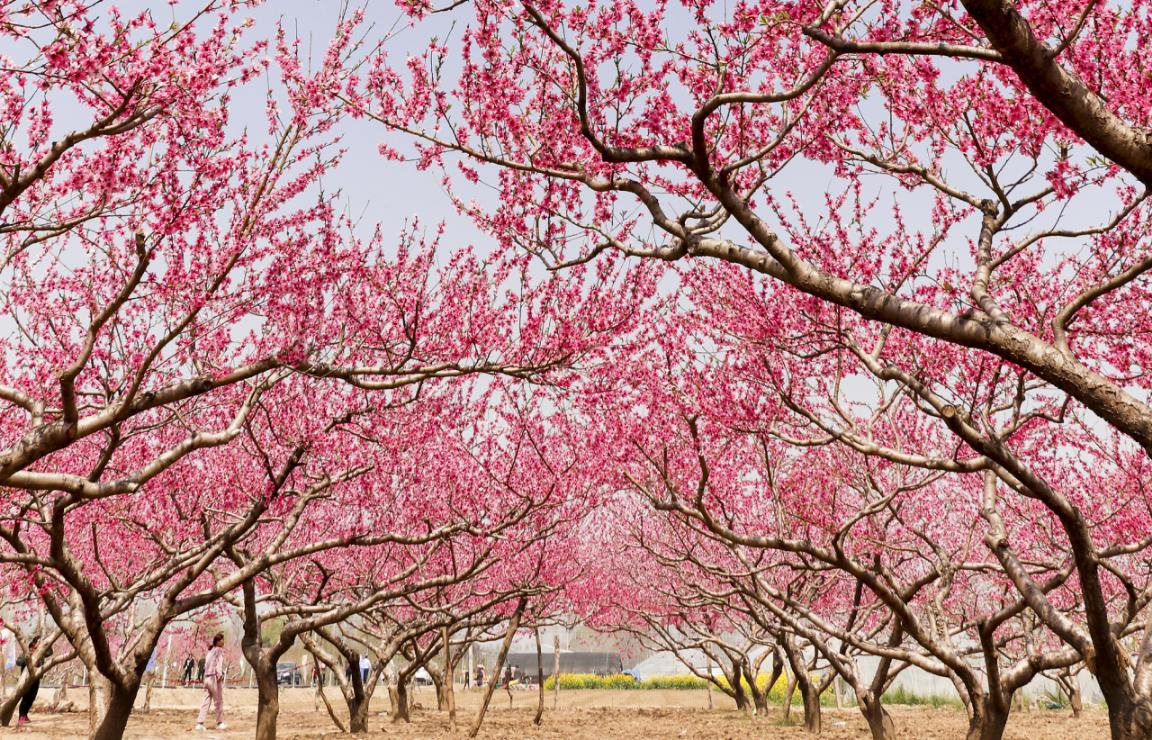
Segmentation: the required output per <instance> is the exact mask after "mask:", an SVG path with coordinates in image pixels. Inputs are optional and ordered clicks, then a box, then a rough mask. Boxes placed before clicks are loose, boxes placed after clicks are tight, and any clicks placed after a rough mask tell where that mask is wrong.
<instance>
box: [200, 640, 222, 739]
mask: <svg viewBox="0 0 1152 740" xmlns="http://www.w3.org/2000/svg"><path fill="white" fill-rule="evenodd" d="M213 703H215V704H216V729H217V730H226V729H228V725H226V724H224V634H223V633H221V632H217V633H216V636H215V637H213V638H212V647H211V648H209V649H208V654H207V655H205V656H204V701H203V702H202V703H201V704H200V715H199V716H198V717H197V718H196V731H197V732H203V731H204V720H205V719H206V718H207V717H208V706H209V705H211V704H213Z"/></svg>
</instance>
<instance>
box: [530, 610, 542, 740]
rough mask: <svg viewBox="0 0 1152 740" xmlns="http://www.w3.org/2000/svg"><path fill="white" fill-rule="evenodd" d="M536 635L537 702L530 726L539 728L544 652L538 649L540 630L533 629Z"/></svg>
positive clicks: (540, 721)
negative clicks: (534, 715)
mask: <svg viewBox="0 0 1152 740" xmlns="http://www.w3.org/2000/svg"><path fill="white" fill-rule="evenodd" d="M535 633H536V682H537V684H538V685H537V687H536V689H537V691H538V693H539V700H538V701H537V702H536V717H535V718H534V719H533V720H532V724H534V725H537V726H539V725H540V724H541V723H543V722H544V651H543V650H542V649H541V648H540V628H539V627H537V628H536V629H535Z"/></svg>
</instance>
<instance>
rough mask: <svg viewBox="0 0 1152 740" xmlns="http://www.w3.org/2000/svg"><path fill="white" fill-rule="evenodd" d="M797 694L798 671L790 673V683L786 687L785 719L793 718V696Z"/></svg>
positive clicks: (786, 720)
mask: <svg viewBox="0 0 1152 740" xmlns="http://www.w3.org/2000/svg"><path fill="white" fill-rule="evenodd" d="M795 694H796V672H795V671H792V672H791V673H789V674H788V683H787V685H785V687H784V721H785V723H787V722H788V721H789V720H791V719H792V697H793V696H795Z"/></svg>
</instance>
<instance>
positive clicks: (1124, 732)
mask: <svg viewBox="0 0 1152 740" xmlns="http://www.w3.org/2000/svg"><path fill="white" fill-rule="evenodd" d="M1117 703H1118V704H1120V706H1119V707H1113V705H1112V704H1111V703H1109V704H1108V724H1109V726H1110V727H1111V730H1112V740H1147V738H1150V737H1152V708H1150V707H1149V702H1148V700H1147V699H1144V700H1140V699H1131V700H1126V701H1123V702H1117Z"/></svg>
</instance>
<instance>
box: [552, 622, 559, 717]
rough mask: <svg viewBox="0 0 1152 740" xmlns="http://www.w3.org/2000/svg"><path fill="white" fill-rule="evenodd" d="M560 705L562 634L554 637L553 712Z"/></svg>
mask: <svg viewBox="0 0 1152 740" xmlns="http://www.w3.org/2000/svg"><path fill="white" fill-rule="evenodd" d="M559 703H560V633H559V632H557V633H556V634H555V635H553V637H552V711H556V706H557V705H558V704H559Z"/></svg>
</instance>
